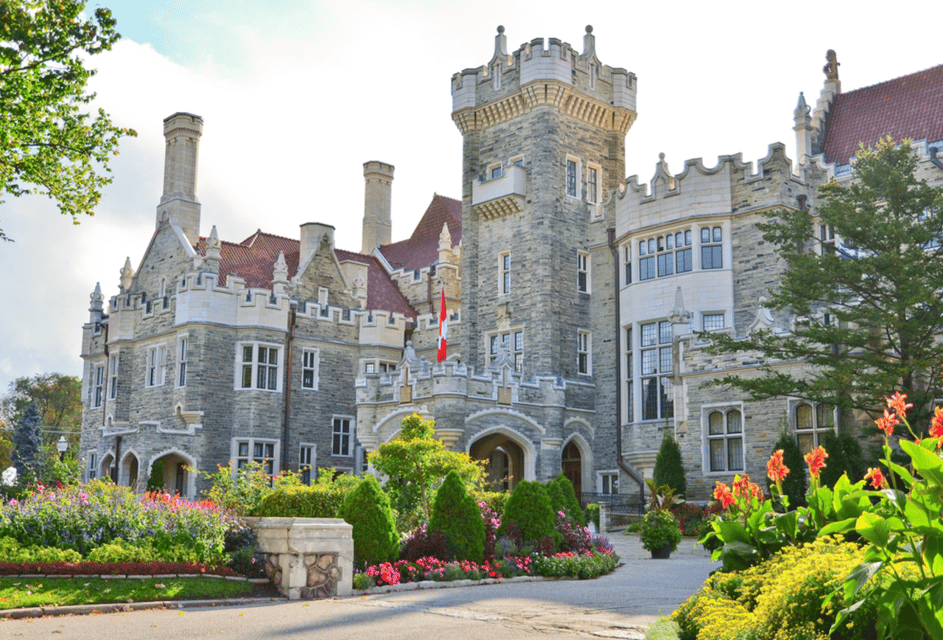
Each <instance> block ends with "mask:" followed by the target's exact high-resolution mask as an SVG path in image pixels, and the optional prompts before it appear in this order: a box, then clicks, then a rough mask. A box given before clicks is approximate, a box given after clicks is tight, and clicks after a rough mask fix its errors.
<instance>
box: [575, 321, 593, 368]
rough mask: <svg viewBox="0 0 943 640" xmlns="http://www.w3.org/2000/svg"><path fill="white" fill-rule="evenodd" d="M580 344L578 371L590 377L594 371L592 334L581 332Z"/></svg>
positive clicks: (579, 336) (578, 349)
mask: <svg viewBox="0 0 943 640" xmlns="http://www.w3.org/2000/svg"><path fill="white" fill-rule="evenodd" d="M578 342H579V344H578V346H577V370H578V371H579V372H580V373H582V374H584V375H589V374H590V373H592V370H593V365H592V351H591V348H592V346H593V338H592V334H591V333H590V332H589V331H580V332H579V334H578Z"/></svg>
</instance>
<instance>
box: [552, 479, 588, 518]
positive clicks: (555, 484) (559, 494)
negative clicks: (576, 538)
mask: <svg viewBox="0 0 943 640" xmlns="http://www.w3.org/2000/svg"><path fill="white" fill-rule="evenodd" d="M547 495H548V496H550V506H551V507H552V508H553V511H554V513H556V512H558V511H562V512H563V513H565V514H566V516H567V518H568V519H570V520H571V521H573V522H575V523H576V524H578V525H580V526H581V527H582V526H585V525H586V515H585V514H584V513H583V509H582V508H581V507H580V501H579V500H577V499H576V490H575V489H574V488H573V483H572V482H570V479H569V478H567V477H566V476H565V475H563V474H562V473H561V474H560V475H558V476H557V477H556V478H554V479H553V480H551V481H550V482H548V483H547Z"/></svg>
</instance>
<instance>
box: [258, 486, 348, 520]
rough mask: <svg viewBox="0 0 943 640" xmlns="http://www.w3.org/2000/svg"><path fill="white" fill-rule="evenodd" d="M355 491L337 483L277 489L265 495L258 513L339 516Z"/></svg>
mask: <svg viewBox="0 0 943 640" xmlns="http://www.w3.org/2000/svg"><path fill="white" fill-rule="evenodd" d="M353 491H354V489H353V488H352V487H351V486H349V485H348V486H345V485H340V484H338V483H332V484H323V485H319V484H316V485H313V486H310V487H309V486H306V485H301V486H298V487H285V488H283V489H276V490H274V491H272V492H271V493H269V494H268V495H266V496H265V497H264V498H262V502H261V503H260V504H259V508H258V510H257V511H256V513H257V514H258V515H260V516H263V517H265V516H267V517H273V518H336V517H338V516H337V514H338V512H339V511H340V508H341V507H342V506H343V504H344V500H346V499H347V496H349V495H350V494H351V493H353Z"/></svg>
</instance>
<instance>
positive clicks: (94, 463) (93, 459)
mask: <svg viewBox="0 0 943 640" xmlns="http://www.w3.org/2000/svg"><path fill="white" fill-rule="evenodd" d="M86 454H87V455H88V458H87V461H88V464H86V466H85V481H86V482H91V481H92V480H94V479H95V478H97V477H98V449H90V450H89V451H87V452H86Z"/></svg>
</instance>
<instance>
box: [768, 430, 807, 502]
mask: <svg viewBox="0 0 943 640" xmlns="http://www.w3.org/2000/svg"><path fill="white" fill-rule="evenodd" d="M784 426H785V427H786V429H784V430H782V431H781V433H780V435H779V440H777V441H776V444H774V445H773V451H778V450H780V449H782V450H783V464H784V465H786V468H787V469H789V475H788V476H786V478H785V479H784V480H783V481H782V485H783V493H784V494H785V495H786V496H787V497H788V498H789V507H790V508H791V509H794V508H795V507H798V506H800V505H804V504H805V503H806V502H805V494H806V487H807V485H806V469H807V468H808V467H807V465H806V463H805V460H804V459H803V457H802V450H801V449H800V448H799V443H798V442H796V436H794V435H793V434H791V433H789V431H788V423H787V424H786V425H784ZM770 453H772V451H771V452H770ZM775 486H776V483H775V482H772V481H771V480H770V479H769V478H766V487H767V489H771V487H775Z"/></svg>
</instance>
